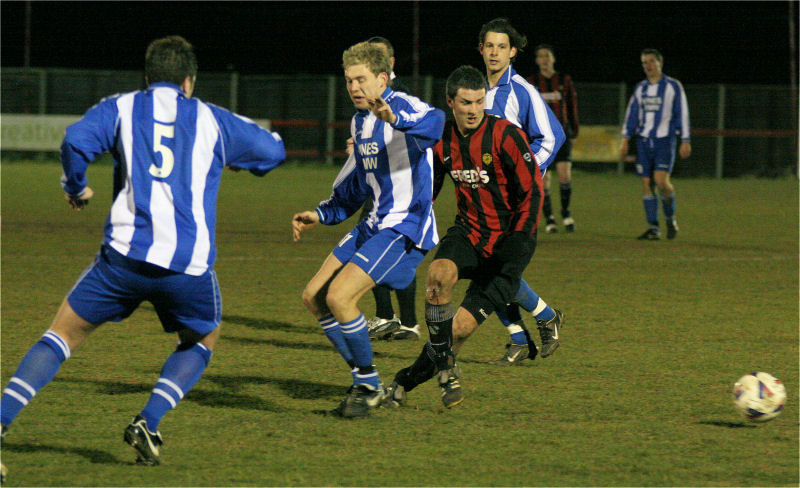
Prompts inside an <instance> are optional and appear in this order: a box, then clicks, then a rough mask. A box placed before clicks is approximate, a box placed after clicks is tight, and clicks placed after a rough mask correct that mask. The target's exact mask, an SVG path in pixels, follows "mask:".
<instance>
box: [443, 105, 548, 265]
mask: <svg viewBox="0 0 800 488" xmlns="http://www.w3.org/2000/svg"><path fill="white" fill-rule="evenodd" d="M433 169H434V183H433V197H434V199H435V198H436V196H437V195H438V194H439V191H440V190H441V189H442V184H443V183H444V178H445V175H447V174H449V175H450V178H451V179H452V180H453V183H454V184H455V190H456V203H457V205H458V214H457V215H456V225H460V226H463V227H464V228H465V229H466V230H467V232H468V235H469V240H470V242H472V245H473V246H475V247H477V248H478V249H479V250H480V251H481V253H482V254H483V255H484V256H486V257H488V256H491V255H492V253H493V252H494V250H495V246H496V244H497V242H498V240H499V239H500V237H502V236H504V235H506V234H510V233H512V232H523V233H525V234H527V235H528V236H530V237H531V238H533V235H534V232H535V231H536V228H537V226H538V225H539V209H540V208H541V207H542V200H543V199H544V192H543V191H542V173H541V171H540V170H539V166H538V165H537V164H536V161H535V159H534V158H533V155H532V154H531V148H530V145H529V144H528V140H527V138H526V137H525V133H524V132H522V131H521V130H520V129H519V128H517V127H516V126H515V125H514V124H512V123H510V122H508V121H507V120H504V119H500V118H498V117H495V116H493V115H489V114H485V116H484V119H483V121H482V122H481V124H480V125H479V126H478V127H477V128H476V129H475V130H473V131H471V132H469V133H468V134H467V135H465V136H462V135H461V133H460V132H459V130H458V127H457V126H456V124H455V122H453V121H448V122H447V123H446V124H445V127H444V133H443V134H442V140H441V141H439V142H438V143H437V144H436V146H435V147H434V148H433Z"/></svg>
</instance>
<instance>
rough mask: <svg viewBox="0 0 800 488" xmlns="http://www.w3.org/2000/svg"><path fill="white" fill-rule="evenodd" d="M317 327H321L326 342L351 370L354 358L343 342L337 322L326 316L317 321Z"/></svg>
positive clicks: (353, 365)
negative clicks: (327, 341)
mask: <svg viewBox="0 0 800 488" xmlns="http://www.w3.org/2000/svg"><path fill="white" fill-rule="evenodd" d="M319 325H320V326H321V327H322V330H323V332H325V335H326V336H327V337H328V340H329V341H331V344H333V347H335V348H336V350H337V351H339V354H341V356H342V358H344V360H345V361H346V362H347V364H348V365H350V367H351V368H353V367H355V364H356V362H355V358H354V357H353V353H352V352H351V351H350V347H349V346H348V345H347V341H345V340H344V332H342V328H341V327H340V326H339V322H337V321H336V319H335V318H334V317H333V315H331V314H328V315H326V316H324V317H322V318H321V319H319Z"/></svg>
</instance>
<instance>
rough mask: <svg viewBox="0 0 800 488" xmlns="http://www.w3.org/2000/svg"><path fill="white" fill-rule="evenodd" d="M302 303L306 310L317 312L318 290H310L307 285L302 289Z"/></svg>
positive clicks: (318, 305) (318, 306) (318, 304)
mask: <svg viewBox="0 0 800 488" xmlns="http://www.w3.org/2000/svg"><path fill="white" fill-rule="evenodd" d="M302 299H303V305H305V306H306V308H307V309H308V310H310V311H311V312H312V313H314V312H317V311H318V310H319V308H320V297H319V290H312V289H310V288H309V287H306V288H305V289H304V290H303V296H302Z"/></svg>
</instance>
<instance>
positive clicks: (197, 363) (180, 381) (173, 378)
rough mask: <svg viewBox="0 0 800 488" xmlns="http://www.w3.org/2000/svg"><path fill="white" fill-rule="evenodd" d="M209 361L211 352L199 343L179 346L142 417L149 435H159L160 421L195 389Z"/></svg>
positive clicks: (169, 359)
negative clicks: (154, 433)
mask: <svg viewBox="0 0 800 488" xmlns="http://www.w3.org/2000/svg"><path fill="white" fill-rule="evenodd" d="M210 360H211V350H210V349H208V348H207V347H206V346H204V345H202V344H199V343H198V344H194V345H192V346H191V347H184V346H178V349H177V350H175V352H173V353H172V355H170V357H168V358H167V361H166V362H165V363H164V367H163V368H161V377H160V378H159V379H158V382H157V383H156V386H155V388H153V393H152V394H151V395H150V400H149V401H148V402H147V405H145V407H144V410H142V413H141V415H142V417H144V419H145V420H146V421H147V429H148V430H149V431H150V432H156V431H157V429H158V424H159V422H161V418H162V417H163V416H164V414H166V413H167V412H168V411H169V410H171V409H173V408H175V407H176V406H177V405H178V402H179V401H181V399H182V398H183V396H184V395H185V394H186V393H188V392H189V390H191V389H192V387H193V386H194V385H195V383H197V381H198V380H199V379H200V376H201V375H202V374H203V370H205V369H206V366H208V362H209V361H210Z"/></svg>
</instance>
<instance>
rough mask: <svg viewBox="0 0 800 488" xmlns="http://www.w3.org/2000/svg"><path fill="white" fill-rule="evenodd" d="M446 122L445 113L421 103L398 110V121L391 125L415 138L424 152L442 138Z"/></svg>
mask: <svg viewBox="0 0 800 488" xmlns="http://www.w3.org/2000/svg"><path fill="white" fill-rule="evenodd" d="M444 120H445V115H444V112H443V111H441V110H439V109H438V108H435V107H431V106H430V105H428V104H427V103H424V102H421V101H420V102H419V103H415V104H409V106H408V107H407V108H404V109H403V110H398V111H397V119H396V120H395V121H394V122H393V123H392V124H391V125H392V127H394V128H395V129H397V130H399V131H402V132H404V133H406V134H407V135H409V136H412V137H414V140H415V142H416V144H417V147H418V148H419V150H420V151H424V150H425V149H427V148H429V147H433V146H434V145H435V144H436V143H437V142H438V141H439V140H440V139H441V138H442V131H443V129H444Z"/></svg>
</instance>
